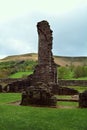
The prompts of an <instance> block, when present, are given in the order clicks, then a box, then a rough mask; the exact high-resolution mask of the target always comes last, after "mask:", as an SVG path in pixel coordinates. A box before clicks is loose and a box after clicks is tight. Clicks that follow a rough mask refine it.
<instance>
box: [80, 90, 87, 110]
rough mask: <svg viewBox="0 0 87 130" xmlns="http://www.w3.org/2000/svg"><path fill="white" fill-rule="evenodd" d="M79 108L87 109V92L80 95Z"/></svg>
mask: <svg viewBox="0 0 87 130" xmlns="http://www.w3.org/2000/svg"><path fill="white" fill-rule="evenodd" d="M79 107H81V108H87V90H86V91H84V92H83V93H80V94H79Z"/></svg>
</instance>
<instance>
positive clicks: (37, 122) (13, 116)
mask: <svg viewBox="0 0 87 130" xmlns="http://www.w3.org/2000/svg"><path fill="white" fill-rule="evenodd" d="M20 98H21V95H20V94H19V93H16V94H15V93H4V94H3V93H1V94H0V130H11V129H12V130H87V117H86V115H87V110H86V109H80V108H77V107H76V104H72V105H73V106H74V108H62V109H61V108H47V107H45V108H43V107H31V106H19V105H15V104H13V103H10V102H15V101H17V100H20ZM61 105H63V103H61ZM64 105H65V104H64ZM68 105H69V104H68Z"/></svg>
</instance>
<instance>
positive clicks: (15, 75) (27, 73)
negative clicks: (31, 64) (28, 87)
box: [9, 71, 33, 78]
mask: <svg viewBox="0 0 87 130" xmlns="http://www.w3.org/2000/svg"><path fill="white" fill-rule="evenodd" d="M32 73H33V72H32V71H29V72H17V73H15V74H12V75H10V76H9V78H22V77H24V76H27V75H30V74H32Z"/></svg>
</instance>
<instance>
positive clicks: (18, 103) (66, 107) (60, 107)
mask: <svg viewBox="0 0 87 130" xmlns="http://www.w3.org/2000/svg"><path fill="white" fill-rule="evenodd" d="M20 103H21V101H20V100H18V101H15V102H10V103H8V104H9V105H16V106H20ZM29 106H31V107H42V108H43V107H44V108H56V109H58V108H59V109H73V108H78V107H76V106H62V105H57V106H56V107H54V106H51V107H48V106H36V105H29Z"/></svg>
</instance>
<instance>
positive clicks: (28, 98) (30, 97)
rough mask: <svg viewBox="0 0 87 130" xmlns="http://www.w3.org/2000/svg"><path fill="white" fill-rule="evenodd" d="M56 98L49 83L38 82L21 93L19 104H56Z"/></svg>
mask: <svg viewBox="0 0 87 130" xmlns="http://www.w3.org/2000/svg"><path fill="white" fill-rule="evenodd" d="M56 103H57V99H56V97H54V96H53V94H52V89H51V88H50V87H49V85H47V84H44V83H41V82H38V83H37V84H36V86H30V87H29V88H28V89H27V90H26V91H24V92H23V93H22V101H21V105H30V104H32V105H40V106H56Z"/></svg>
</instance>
